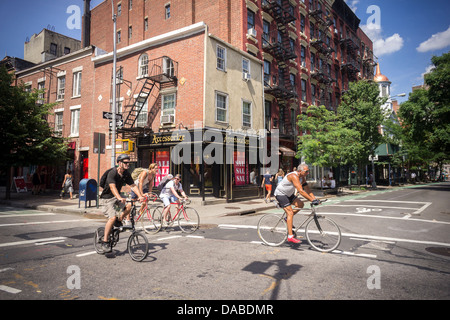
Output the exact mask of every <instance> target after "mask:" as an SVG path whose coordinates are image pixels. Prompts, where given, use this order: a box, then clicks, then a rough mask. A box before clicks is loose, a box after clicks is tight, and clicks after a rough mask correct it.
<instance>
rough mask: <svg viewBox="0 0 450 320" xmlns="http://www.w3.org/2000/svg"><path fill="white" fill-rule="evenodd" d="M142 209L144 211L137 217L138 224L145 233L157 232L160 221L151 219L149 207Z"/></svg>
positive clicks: (159, 227)
mask: <svg viewBox="0 0 450 320" xmlns="http://www.w3.org/2000/svg"><path fill="white" fill-rule="evenodd" d="M143 211H144V212H143V213H142V214H141V216H140V218H139V223H140V226H141V227H142V229H143V230H144V231H145V233H148V234H152V233H157V232H158V231H159V230H160V229H161V223H159V221H157V220H155V219H153V217H152V215H151V214H150V209H148V207H146V208H145V209H143ZM153 212H154V211H153Z"/></svg>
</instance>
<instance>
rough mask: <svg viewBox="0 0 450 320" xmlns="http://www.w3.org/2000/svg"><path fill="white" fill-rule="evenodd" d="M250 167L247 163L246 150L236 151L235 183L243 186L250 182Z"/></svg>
mask: <svg viewBox="0 0 450 320" xmlns="http://www.w3.org/2000/svg"><path fill="white" fill-rule="evenodd" d="M247 173H248V168H247V164H246V163H245V152H242V151H235V152H234V184H235V185H237V186H243V185H245V184H248V174H247Z"/></svg>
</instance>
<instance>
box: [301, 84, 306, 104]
mask: <svg viewBox="0 0 450 320" xmlns="http://www.w3.org/2000/svg"><path fill="white" fill-rule="evenodd" d="M301 83H302V101H305V102H306V80H305V79H302V81H301Z"/></svg>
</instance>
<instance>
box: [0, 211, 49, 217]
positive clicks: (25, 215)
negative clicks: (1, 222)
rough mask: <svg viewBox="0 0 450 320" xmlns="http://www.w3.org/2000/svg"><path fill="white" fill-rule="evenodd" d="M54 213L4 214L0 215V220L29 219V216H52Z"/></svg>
mask: <svg viewBox="0 0 450 320" xmlns="http://www.w3.org/2000/svg"><path fill="white" fill-rule="evenodd" d="M54 215H55V214H54V213H17V214H10V213H9V212H8V214H4V213H0V218H15V217H30V216H33V217H35V216H54Z"/></svg>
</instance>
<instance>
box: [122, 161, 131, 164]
mask: <svg viewBox="0 0 450 320" xmlns="http://www.w3.org/2000/svg"><path fill="white" fill-rule="evenodd" d="M122 163H125V164H130V161H122Z"/></svg>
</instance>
